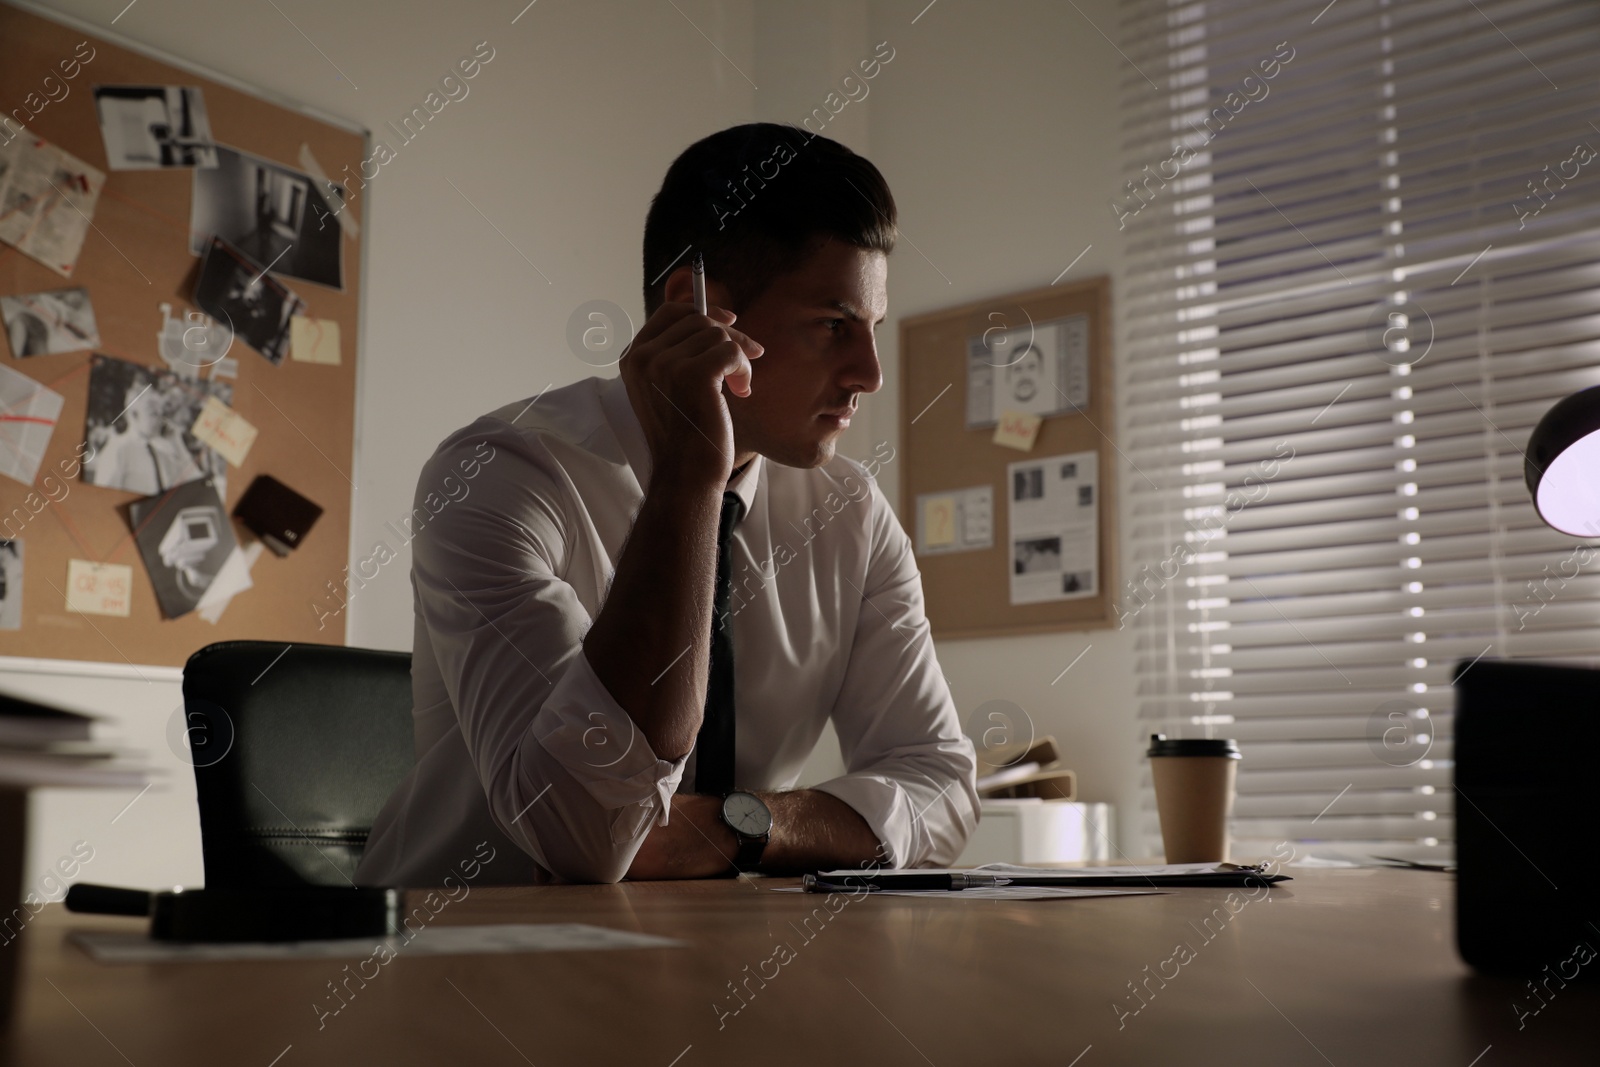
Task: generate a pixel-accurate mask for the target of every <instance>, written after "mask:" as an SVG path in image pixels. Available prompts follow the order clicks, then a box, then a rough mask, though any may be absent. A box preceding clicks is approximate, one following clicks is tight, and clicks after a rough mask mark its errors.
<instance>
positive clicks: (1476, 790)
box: [1455, 660, 1600, 978]
mask: <svg viewBox="0 0 1600 1067" xmlns="http://www.w3.org/2000/svg"><path fill="white" fill-rule="evenodd" d="M1455 690H1456V713H1455V763H1456V766H1455V785H1456V797H1455V801H1456V803H1455V809H1456V865H1457V875H1456V878H1457V888H1456V945H1457V948H1458V949H1459V951H1460V953H1461V958H1462V959H1463V960H1465V961H1466V962H1467V963H1468V964H1470V965H1471V966H1473V967H1475V968H1477V969H1478V970H1482V971H1507V972H1512V973H1513V974H1518V975H1523V976H1526V975H1529V974H1533V973H1535V972H1537V971H1539V970H1540V969H1541V968H1543V967H1544V966H1545V965H1546V964H1549V965H1551V966H1552V967H1559V966H1560V965H1561V964H1562V962H1563V961H1565V960H1568V959H1569V958H1570V957H1571V956H1572V955H1573V950H1574V947H1575V946H1577V945H1578V944H1579V943H1587V944H1589V945H1591V946H1600V929H1597V928H1596V925H1591V923H1594V924H1600V849H1597V848H1596V840H1595V820H1596V816H1597V815H1600V797H1597V793H1596V781H1597V778H1600V776H1597V775H1596V773H1595V768H1596V759H1597V757H1600V670H1591V669H1588V668H1585V667H1562V666H1554V665H1551V664H1542V663H1515V662H1507V661H1491V660H1481V661H1479V662H1477V663H1473V664H1461V665H1458V666H1457V668H1456V673H1455ZM1584 970H1585V971H1587V972H1588V973H1589V976H1590V977H1591V978H1600V973H1597V972H1600V967H1591V968H1584Z"/></svg>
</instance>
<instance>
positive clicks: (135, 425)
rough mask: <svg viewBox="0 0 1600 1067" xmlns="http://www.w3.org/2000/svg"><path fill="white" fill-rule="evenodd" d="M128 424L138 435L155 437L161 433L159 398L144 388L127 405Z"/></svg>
mask: <svg viewBox="0 0 1600 1067" xmlns="http://www.w3.org/2000/svg"><path fill="white" fill-rule="evenodd" d="M128 425H129V427H130V428H131V429H132V430H133V432H134V433H136V434H138V435H139V436H140V437H156V436H158V435H159V434H160V433H161V398H160V397H158V396H156V395H155V393H154V392H153V391H152V390H149V389H146V390H144V391H143V392H142V393H141V395H140V396H139V397H138V398H137V399H135V400H134V401H133V403H131V404H130V405H128Z"/></svg>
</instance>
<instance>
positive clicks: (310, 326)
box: [289, 315, 339, 366]
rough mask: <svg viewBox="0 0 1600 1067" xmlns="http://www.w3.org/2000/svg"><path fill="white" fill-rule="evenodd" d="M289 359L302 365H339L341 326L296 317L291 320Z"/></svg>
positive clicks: (321, 320)
mask: <svg viewBox="0 0 1600 1067" xmlns="http://www.w3.org/2000/svg"><path fill="white" fill-rule="evenodd" d="M289 358H290V359H297V360H299V361H300V362H301V363H328V364H332V365H334V366H337V365H338V363H339V324H338V323H337V322H335V321H334V320H332V319H312V318H307V317H306V316H304V315H296V316H295V317H294V318H292V319H290V320H289Z"/></svg>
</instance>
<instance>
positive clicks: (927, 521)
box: [922, 496, 956, 548]
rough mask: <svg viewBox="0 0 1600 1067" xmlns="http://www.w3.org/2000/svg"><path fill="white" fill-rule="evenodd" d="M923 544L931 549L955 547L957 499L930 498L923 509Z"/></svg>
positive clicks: (946, 497) (948, 497) (949, 497)
mask: <svg viewBox="0 0 1600 1067" xmlns="http://www.w3.org/2000/svg"><path fill="white" fill-rule="evenodd" d="M922 530H923V542H924V543H925V544H926V545H927V546H928V547H929V548H936V547H939V546H941V545H953V544H955V541H956V498H955V497H953V496H936V497H930V498H929V499H928V500H925V501H924V502H923V508H922Z"/></svg>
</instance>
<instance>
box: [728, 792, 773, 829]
mask: <svg viewBox="0 0 1600 1067" xmlns="http://www.w3.org/2000/svg"><path fill="white" fill-rule="evenodd" d="M722 818H723V819H724V820H725V821H726V822H727V824H728V825H729V826H731V827H733V829H734V831H735V832H737V833H740V834H743V835H744V836H746V837H760V836H761V835H762V834H765V833H767V832H769V831H770V830H771V829H772V812H770V811H768V810H767V806H766V805H765V804H763V803H762V802H761V799H760V798H759V797H756V796H752V795H751V794H749V793H729V794H728V796H727V799H725V800H724V801H723V802H722Z"/></svg>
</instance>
